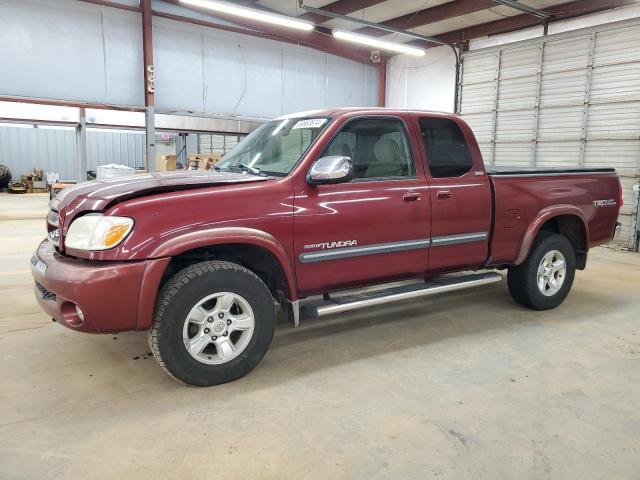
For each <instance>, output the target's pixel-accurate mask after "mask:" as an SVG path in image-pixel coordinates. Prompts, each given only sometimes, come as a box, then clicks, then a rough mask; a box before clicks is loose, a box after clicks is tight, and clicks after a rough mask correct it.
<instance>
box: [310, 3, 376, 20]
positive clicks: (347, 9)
mask: <svg viewBox="0 0 640 480" xmlns="http://www.w3.org/2000/svg"><path fill="white" fill-rule="evenodd" d="M384 1H385V0H338V1H337V2H333V3H330V4H329V5H325V6H324V7H322V9H323V10H327V11H329V12H333V13H338V14H340V15H347V14H349V13H353V12H357V11H358V10H362V9H363V8H367V7H373V6H374V5H377V4H379V3H382V2H384ZM298 18H299V19H301V20H308V21H310V22H314V23H322V22H326V21H327V20H330V18H329V17H327V16H325V15H321V14H319V13H305V14H303V15H300V16H299V17H298Z"/></svg>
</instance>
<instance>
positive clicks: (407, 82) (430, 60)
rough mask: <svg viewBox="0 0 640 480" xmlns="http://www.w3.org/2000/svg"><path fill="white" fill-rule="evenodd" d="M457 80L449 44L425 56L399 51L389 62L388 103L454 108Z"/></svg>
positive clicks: (391, 105) (445, 110)
mask: <svg viewBox="0 0 640 480" xmlns="http://www.w3.org/2000/svg"><path fill="white" fill-rule="evenodd" d="M455 84H456V70H455V55H454V54H453V51H452V50H451V48H449V47H444V46H443V47H435V48H430V49H428V50H427V53H426V55H425V56H424V57H410V56H408V55H396V56H394V57H391V58H390V59H389V62H388V63H387V92H386V106H387V107H391V108H417V109H424V110H437V111H441V112H453V111H454V96H455Z"/></svg>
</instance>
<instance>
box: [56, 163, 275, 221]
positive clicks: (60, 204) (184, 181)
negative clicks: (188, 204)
mask: <svg viewBox="0 0 640 480" xmlns="http://www.w3.org/2000/svg"><path fill="white" fill-rule="evenodd" d="M265 180H269V177H260V176H257V175H251V174H248V173H230V172H212V171H184V172H155V173H145V174H137V175H135V176H134V175H132V176H129V177H120V178H111V179H107V180H94V181H91V182H86V183H81V184H79V185H77V186H75V187H71V188H67V189H65V190H62V191H61V192H60V193H59V194H58V195H56V197H55V198H54V199H53V200H51V202H50V204H49V206H50V207H51V208H52V209H54V210H57V211H59V212H61V211H62V210H65V216H66V217H74V216H75V215H76V214H77V213H78V212H80V211H101V210H105V209H106V208H108V207H110V206H111V205H113V204H115V203H119V202H122V201H124V200H128V199H131V198H136V197H142V196H145V195H153V194H156V193H163V192H173V191H177V190H189V189H194V188H206V187H213V186H216V185H230V184H238V183H248V182H263V181H265Z"/></svg>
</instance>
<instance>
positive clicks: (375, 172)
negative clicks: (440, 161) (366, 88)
mask: <svg viewBox="0 0 640 480" xmlns="http://www.w3.org/2000/svg"><path fill="white" fill-rule="evenodd" d="M326 155H342V156H346V157H350V158H351V160H352V161H353V168H354V178H356V179H381V178H394V177H413V176H415V167H414V164H413V159H412V157H411V148H410V147H409V139H408V138H407V132H406V131H405V128H404V124H403V123H402V122H401V121H400V120H399V119H396V118H362V119H357V120H353V121H351V122H349V123H348V124H347V125H346V126H345V127H344V128H343V129H342V130H341V131H340V133H338V135H336V137H335V138H334V139H333V140H332V141H331V143H330V144H329V145H328V146H327V148H326V150H325V152H324V154H323V156H326Z"/></svg>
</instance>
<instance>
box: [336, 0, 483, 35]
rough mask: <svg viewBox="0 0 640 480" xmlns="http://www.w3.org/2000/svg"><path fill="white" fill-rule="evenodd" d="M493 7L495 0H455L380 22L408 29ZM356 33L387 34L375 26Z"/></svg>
mask: <svg viewBox="0 0 640 480" xmlns="http://www.w3.org/2000/svg"><path fill="white" fill-rule="evenodd" d="M491 7H495V3H494V2H493V0H454V1H453V2H449V3H443V4H442V5H437V6H435V7H431V8H425V9H424V10H419V11H417V12H414V13H408V14H407V15H402V16H400V17H396V18H392V19H391V20H386V21H384V22H380V24H381V25H384V26H386V27H391V28H397V29H400V30H408V29H411V28H415V27H420V26H422V25H427V24H429V23H435V22H440V21H442V20H447V19H449V18H454V17H460V16H462V15H466V14H468V13H473V12H477V11H480V10H486V9H487V8H491ZM324 8H326V7H324ZM355 33H360V34H363V35H371V36H374V37H380V36H382V35H387V33H386V32H384V31H383V30H380V29H377V28H373V27H364V28H360V29H358V30H356V31H355Z"/></svg>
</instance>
